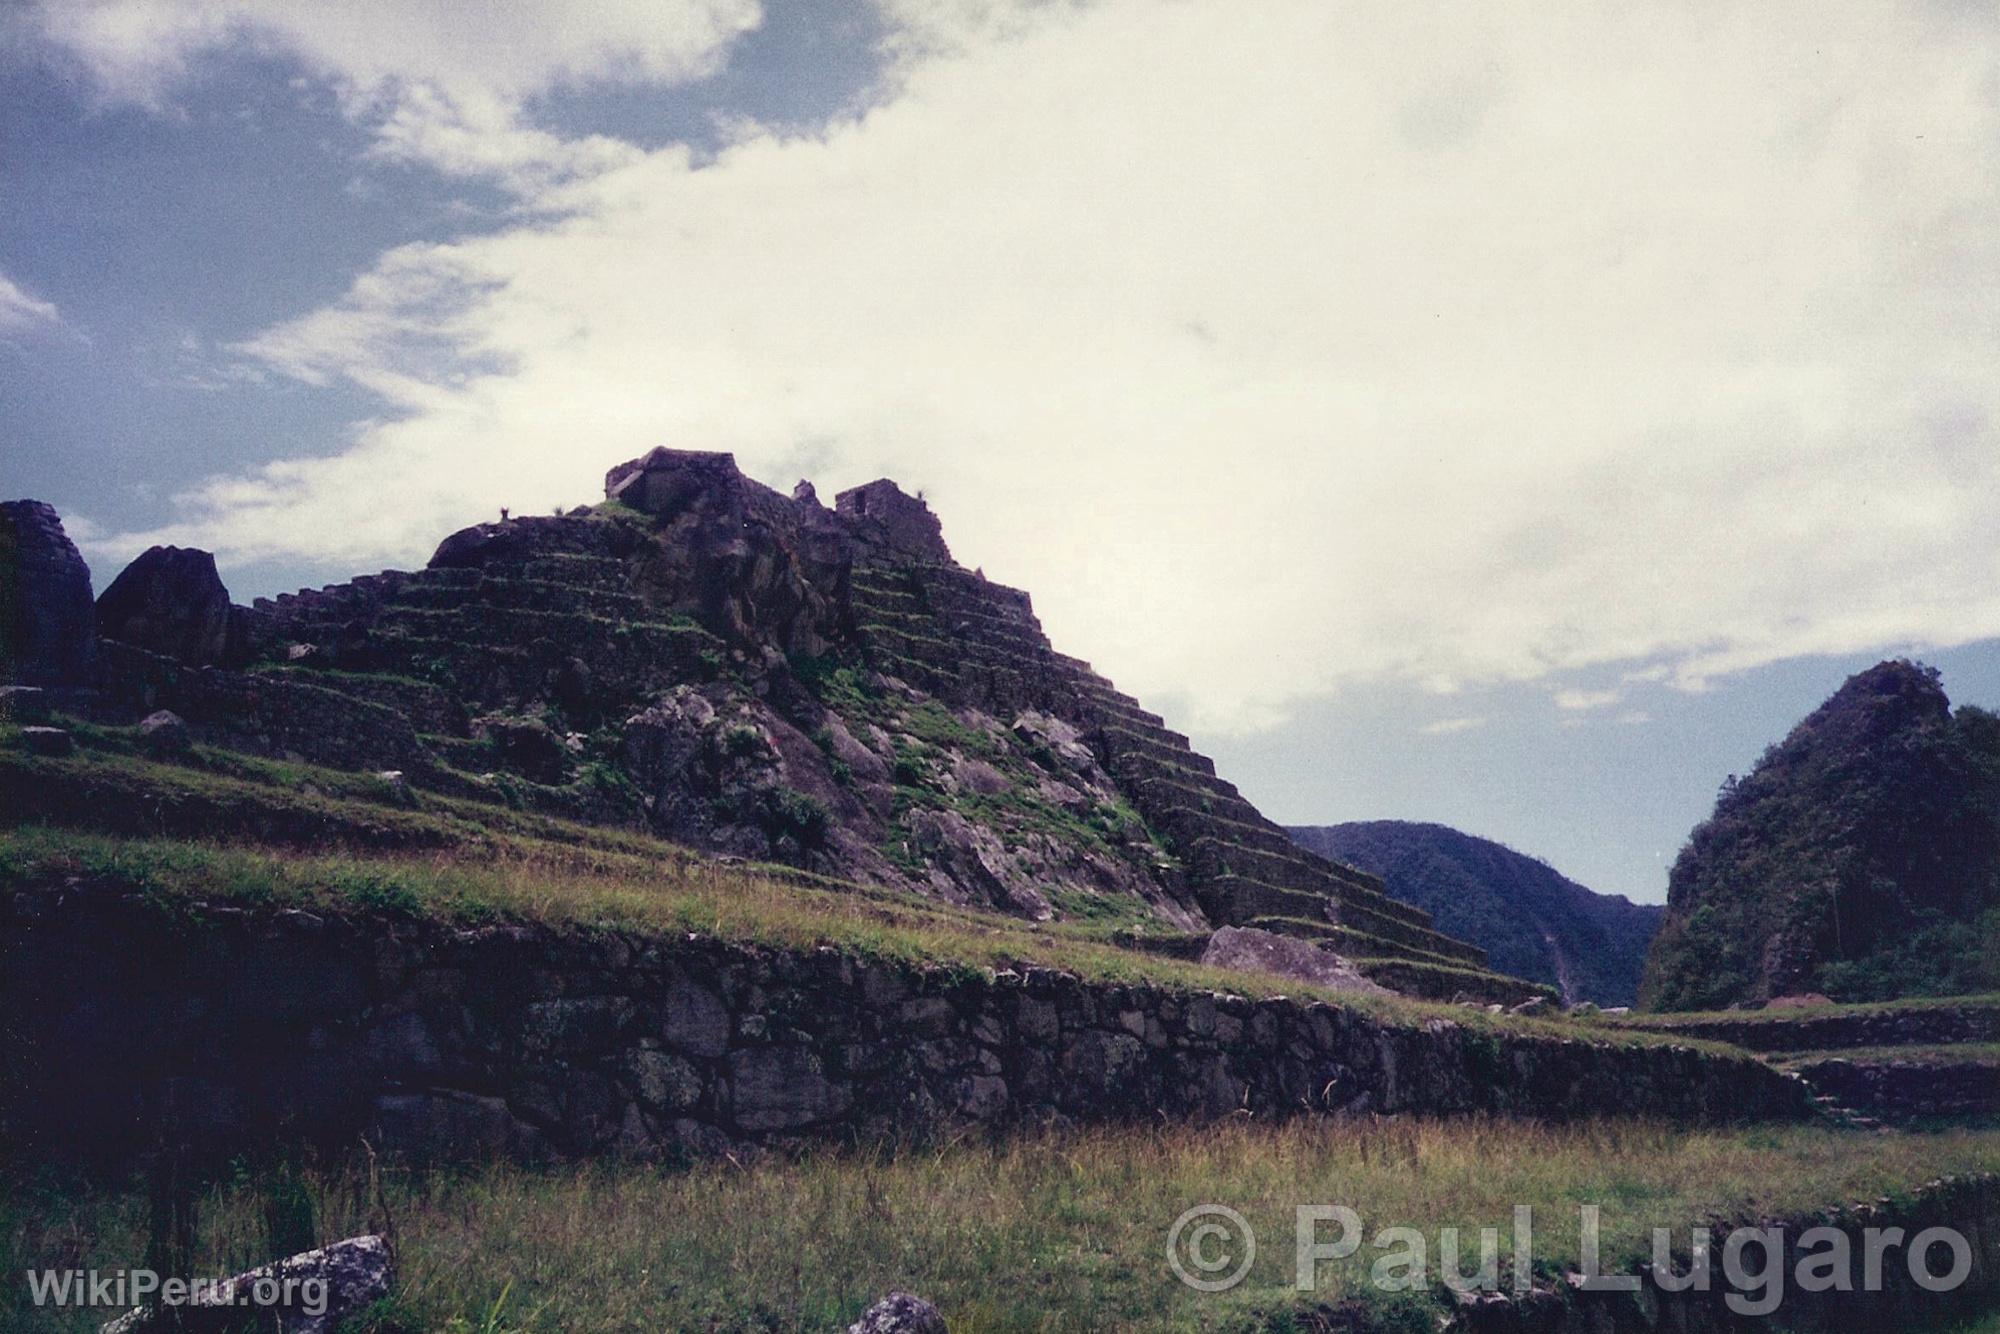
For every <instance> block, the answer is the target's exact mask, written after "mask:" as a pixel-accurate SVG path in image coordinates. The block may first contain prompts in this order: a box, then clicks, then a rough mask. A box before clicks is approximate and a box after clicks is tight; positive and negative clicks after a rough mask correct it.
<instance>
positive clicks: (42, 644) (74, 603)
mask: <svg viewBox="0 0 2000 1334" xmlns="http://www.w3.org/2000/svg"><path fill="white" fill-rule="evenodd" d="M96 659H97V631H96V616H95V613H94V612H93V610H92V608H91V601H90V567H89V566H87V565H85V564H84V563H83V557H82V556H81V555H80V554H79V553H78V552H77V549H76V545H75V544H74V543H73V542H71V541H70V540H69V536H68V535H67V534H66V533H64V532H63V526H62V519H61V517H60V516H58V515H57V514H56V512H55V510H54V509H52V508H51V507H50V506H48V505H44V504H43V503H42V502H41V501H39V500H10V501H7V502H5V503H4V504H0V680H10V681H19V682H21V683H23V684H27V685H79V684H82V683H83V682H85V681H86V680H87V679H88V678H89V676H90V673H91V670H92V668H93V667H94V666H95V664H96Z"/></svg>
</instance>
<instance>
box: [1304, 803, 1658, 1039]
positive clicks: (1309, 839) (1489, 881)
mask: <svg viewBox="0 0 2000 1334" xmlns="http://www.w3.org/2000/svg"><path fill="white" fill-rule="evenodd" d="M1286 832H1287V833H1289V834H1290V835H1291V836H1292V837H1293V838H1294V839H1296V840H1297V841H1298V842H1299V844H1300V846H1302V847H1304V848H1306V849H1308V850H1309V851H1312V852H1316V853H1318V854H1319V855H1320V856H1322V857H1330V858H1332V859H1334V860H1335V861H1342V862H1347V863H1349V864H1351V865H1354V866H1358V867H1360V868H1361V869H1362V870H1364V871H1371V872H1373V873H1374V874H1376V875H1379V876H1381V877H1382V881H1383V886H1384V888H1385V889H1387V891H1388V892H1389V894H1390V895H1392V896H1393V897H1395V898H1398V899H1401V900H1402V901H1403V902H1405V903H1408V904H1412V905H1414V906H1415V907H1418V908H1422V909H1423V910H1424V911H1426V912H1428V913H1429V914H1430V915H1431V917H1432V918H1433V919H1434V920H1435V921H1436V923H1437V929H1438V930H1440V931H1442V932H1444V933H1445V934H1447V935H1451V936H1456V937H1458V938H1459V939H1461V940H1469V941H1471V942H1472V943H1473V944H1475V945H1478V946H1480V947H1482V948H1483V949H1485V951H1486V954H1487V959H1488V961H1489V963H1490V964H1491V966H1492V967H1493V968H1494V969H1495V970H1496V971H1498V972H1502V973H1512V974H1514V975H1515V976H1516V977H1525V978H1529V979H1531V980H1533V981H1536V982H1544V983H1547V984H1548V985H1550V986H1553V987H1556V988H1558V989H1559V990H1560V991H1561V992H1562V994H1563V999H1564V1000H1566V1001H1569V1002H1572V1003H1574V1002H1576V1001H1593V1002H1595V1003H1597V1004H1599V1005H1607V1006H1611V1005H1630V1004H1632V1003H1633V1000H1634V999H1635V997H1636V996H1637V995H1638V991H1639V975H1640V972H1641V971H1642V969H1643V968H1644V966H1645V959H1646V947H1647V945H1648V943H1649V942H1650V941H1651V940H1652V937H1653V932H1654V931H1655V930H1656V929H1657V928H1658V926H1659V923H1660V917H1661V915H1662V913H1663V912H1664V910H1663V909H1661V908H1658V907H1655V906H1653V905H1650V904H1636V903H1633V902H1631V901H1630V900H1629V899H1625V898H1622V897H1618V896H1616V895H1610V894H1598V893H1595V892H1593V891H1591V890H1588V889H1586V888H1584V887H1583V886H1582V885H1579V884H1577V883H1576V882H1575V881H1574V880H1570V879H1568V878H1567V877H1565V876H1563V875H1562V874H1561V873H1560V872H1558V871H1557V870H1556V869H1555V868H1554V867H1552V866H1550V865H1549V864H1548V863H1546V862H1543V861H1539V860H1537V859H1535V858H1533V857H1529V856H1526V855H1524V854H1522V853H1519V852H1516V851H1514V850H1513V849H1512V848H1509V847H1506V846H1504V845H1502V844H1499V843H1495V842H1493V841H1492V840H1491V839H1485V838H1476V837H1474V836H1473V835H1471V834H1465V833H1461V832H1459V831H1458V830H1456V829H1452V828H1449V827H1447V826H1445V825H1439V824H1420V823H1416V822H1413V821H1408V820H1367V821H1357V822H1354V823H1350V824H1337V825H1307V826H1294V827H1292V828H1290V829H1288V830H1286Z"/></svg>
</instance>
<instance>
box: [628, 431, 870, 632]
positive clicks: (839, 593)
mask: <svg viewBox="0 0 2000 1334" xmlns="http://www.w3.org/2000/svg"><path fill="white" fill-rule="evenodd" d="M604 494H605V496H606V498H607V499H609V500H612V501H616V502H618V503H619V504H621V505H624V506H626V507H628V508H630V509H634V510H637V511H639V512H640V513H643V514H645V515H647V516H649V517H650V518H651V519H652V521H653V525H654V530H653V542H652V544H651V546H650V547H647V548H644V549H642V550H641V552H640V554H639V556H638V558H637V559H636V560H635V562H634V587H635V590H636V591H637V592H638V593H639V595H640V596H641V597H643V598H644V599H645V600H646V602H647V603H648V605H650V606H652V607H655V608H657V609H660V610H663V611H669V612H678V613H681V614H684V615H688V616H692V617H693V618H694V619H695V620H697V621H699V622H700V623H701V624H702V625H703V626H705V627H706V628H707V629H709V630H710V631H712V632H713V633H715V634H716V635H719V636H721V637H722V638H723V639H725V640H727V641H728V642H729V643H730V644H731V645H732V646H733V647H736V648H738V649H741V650H746V651H747V652H746V655H745V660H746V661H749V662H751V663H753V664H754V663H758V662H764V661H769V660H771V659H773V658H774V657H775V656H777V655H783V654H796V655H803V656H806V657H817V656H818V655H820V654H822V653H824V652H826V651H827V649H828V647H829V646H830V641H831V639H832V638H833V637H834V636H835V635H836V633H837V631H838V627H839V624H840V618H841V615H842V612H841V607H842V605H843V604H844V602H845V600H846V590H847V582H848V576H849V571H850V568H851V565H852V562H853V555H854V552H853V543H852V542H851V541H850V540H848V538H847V536H846V530H845V529H844V527H843V526H842V524H841V523H840V521H838V520H837V519H835V518H834V516H833V515H831V514H829V513H828V512H827V511H826V509H825V508H824V507H823V506H821V505H820V504H819V503H818V502H817V501H816V500H815V501H803V500H793V499H790V498H788V497H785V496H781V495H779V494H778V493H777V492H776V491H773V490H772V489H771V488H770V487H767V486H764V485H762V484H761V483H759V482H755V481H752V480H751V479H749V478H747V477H745V476H744V475H743V474H742V472H741V471H739V470H738V469H737V467H736V460H735V458H734V457H733V456H732V455H729V454H716V453H702V452H698V451H694V450H685V449H655V450H653V451H652V452H650V453H648V454H646V455H644V456H643V457H641V458H636V459H633V460H631V461H630V462H627V463H621V464H619V465H618V466H617V467H616V468H613V469H612V470H611V471H610V472H609V473H608V474H606V476H605V479H604Z"/></svg>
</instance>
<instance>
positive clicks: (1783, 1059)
mask: <svg viewBox="0 0 2000 1334" xmlns="http://www.w3.org/2000/svg"><path fill="white" fill-rule="evenodd" d="M1766 1059H1768V1060H1769V1061H1770V1062H1771V1064H1773V1065H1776V1066H1779V1067H1780V1068H1786V1069H1789V1068H1791V1067H1794V1066H1799V1065H1810V1064H1812V1063H1814V1062H1816V1061H1852V1062H1854V1063H1855V1064H1856V1065H1887V1064H1890V1063H1891V1062H1895V1061H1902V1062H1906V1063H1908V1064H1911V1065H1962V1064H1972V1063H1985V1064H1989V1065H2000V1042H1965V1043H1959V1044H1956V1045H1939V1046H1928V1047H1841V1048H1836V1049H1834V1050H1832V1051H1788V1052H1785V1053H1783V1054H1782V1055H1774V1056H1770V1057H1767V1058H1766Z"/></svg>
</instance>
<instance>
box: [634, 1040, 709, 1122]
mask: <svg viewBox="0 0 2000 1334" xmlns="http://www.w3.org/2000/svg"><path fill="white" fill-rule="evenodd" d="M626 1068H627V1069H628V1070H629V1071H630V1072H631V1075H632V1090H633V1092H635V1093H636V1094H638V1095H639V1101H640V1102H641V1103H643V1104H644V1105H645V1106H646V1108H647V1109H648V1110H650V1111H656V1112H660V1111H665V1112H680V1111H686V1110H687V1109H688V1108H690V1107H692V1106H694V1105H695V1104H696V1103H698V1102H700V1101H701V1092H702V1083H701V1073H700V1072H699V1071H698V1070H696V1069H695V1068H694V1066H692V1065H691V1064H689V1063H688V1062H687V1061H686V1060H684V1059H682V1058H681V1057H679V1056H675V1055H673V1054H671V1053H669V1052H663V1051H645V1050H642V1051H636V1052H633V1053H632V1055H631V1057H630V1058H629V1059H628V1060H627V1062H626Z"/></svg>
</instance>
